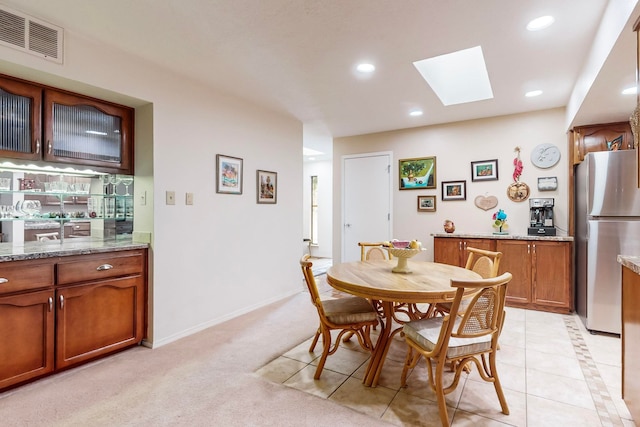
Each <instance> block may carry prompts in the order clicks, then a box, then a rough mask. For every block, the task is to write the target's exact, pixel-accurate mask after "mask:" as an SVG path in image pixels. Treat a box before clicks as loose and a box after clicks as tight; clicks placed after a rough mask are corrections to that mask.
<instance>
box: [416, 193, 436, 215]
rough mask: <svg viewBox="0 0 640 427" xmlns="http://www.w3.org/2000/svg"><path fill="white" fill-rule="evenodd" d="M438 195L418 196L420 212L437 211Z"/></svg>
mask: <svg viewBox="0 0 640 427" xmlns="http://www.w3.org/2000/svg"><path fill="white" fill-rule="evenodd" d="M435 211H436V196H418V212H435Z"/></svg>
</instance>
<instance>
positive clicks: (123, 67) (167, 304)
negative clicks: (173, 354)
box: [0, 31, 302, 346]
mask: <svg viewBox="0 0 640 427" xmlns="http://www.w3.org/2000/svg"><path fill="white" fill-rule="evenodd" d="M0 55H1V56H2V58H3V60H2V61H0V73H4V74H9V75H13V76H16V77H21V78H25V79H28V80H33V81H38V82H42V83H46V84H51V85H53V86H57V87H61V88H64V89H69V90H72V91H75V92H79V93H85V94H89V95H93V96H97V97H101V98H103V99H109V100H113V101H117V102H121V103H125V104H128V105H131V106H135V107H137V108H138V113H139V114H137V116H136V137H137V139H138V141H140V144H141V145H140V146H139V147H137V150H136V167H137V168H138V167H139V169H137V170H138V171H139V174H140V176H139V178H140V180H139V181H136V186H135V190H136V192H139V191H142V190H145V191H147V205H146V206H140V205H139V204H136V206H135V212H136V223H135V229H136V231H145V232H151V233H152V244H151V254H152V257H153V259H152V262H151V268H152V270H151V272H150V275H151V277H152V279H153V280H152V283H151V284H150V286H151V288H150V295H151V298H150V311H151V318H150V325H151V336H150V341H151V342H152V344H153V345H154V346H158V345H162V344H165V343H168V342H170V341H173V340H175V339H178V338H180V337H182V336H185V335H188V334H191V333H193V332H196V331H198V330H200V329H203V328H205V327H208V326H210V325H213V324H216V323H219V322H222V321H224V320H226V319H229V318H231V317H234V316H237V315H239V314H241V313H244V312H247V311H250V310H253V309H255V308H256V307H259V306H262V305H265V304H267V303H270V302H272V301H275V300H277V299H280V298H283V297H286V296H288V295H291V294H293V293H295V292H298V291H299V290H300V280H301V275H300V270H299V265H298V259H299V257H300V242H301V240H302V235H301V229H302V208H301V206H302V191H301V188H300V180H301V177H302V162H301V159H302V124H301V123H300V122H298V121H297V120H295V119H294V118H292V117H289V116H287V115H284V114H281V113H276V112H272V111H267V110H264V109H261V108H259V107H257V106H255V105H252V104H250V103H247V102H244V101H242V100H239V99H234V98H230V97H227V96H225V95H223V94H221V93H219V92H216V91H214V90H211V89H209V88H206V87H203V86H202V85H200V84H198V83H197V82H194V81H190V80H188V79H185V78H182V77H181V76H178V75H174V74H171V73H168V72H165V71H163V70H161V69H158V68H157V67H155V66H154V65H153V64H150V63H147V62H145V61H142V60H140V59H139V58H137V57H134V56H130V55H127V54H124V53H122V52H119V51H114V50H111V49H109V48H106V47H105V46H103V45H100V44H96V43H95V42H94V41H92V40H90V39H88V38H86V37H84V36H82V35H79V34H76V33H74V32H72V31H66V32H65V61H64V65H58V64H53V63H51V62H48V61H45V60H42V59H40V58H37V57H33V56H31V55H28V54H24V53H21V52H18V51H15V50H12V49H9V48H4V47H0ZM194 66H197V65H195V64H194ZM216 154H225V155H230V156H234V157H240V158H243V159H244V177H243V181H244V182H243V187H244V188H243V190H244V191H243V194H242V195H228V194H217V193H216V189H215V173H216ZM256 169H264V170H270V171H275V172H277V173H278V203H277V204H276V205H264V204H260V205H258V204H256ZM167 190H172V191H175V192H176V200H177V203H176V205H175V206H167V205H165V203H164V201H165V191H167ZM185 192H193V193H194V195H195V202H194V205H193V206H186V205H185V203H184V198H185ZM138 215H139V217H138Z"/></svg>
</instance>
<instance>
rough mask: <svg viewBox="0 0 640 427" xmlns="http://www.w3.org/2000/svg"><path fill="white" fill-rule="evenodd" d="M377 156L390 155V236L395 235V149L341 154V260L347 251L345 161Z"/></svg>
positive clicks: (342, 260)
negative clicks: (345, 234)
mask: <svg viewBox="0 0 640 427" xmlns="http://www.w3.org/2000/svg"><path fill="white" fill-rule="evenodd" d="M377 156H389V174H388V176H389V194H388V197H389V236H392V235H393V190H394V187H393V182H394V180H393V174H394V171H395V169H394V167H393V151H376V152H372V153H358V154H346V155H343V156H341V158H340V161H341V165H340V167H341V170H340V174H341V179H340V193H341V194H340V260H341V262H344V256H345V253H346V248H345V244H346V242H345V240H346V239H345V236H344V233H345V206H346V203H345V201H346V191H345V185H346V184H345V178H344V177H345V163H346V160H349V159H357V158H360V157H377Z"/></svg>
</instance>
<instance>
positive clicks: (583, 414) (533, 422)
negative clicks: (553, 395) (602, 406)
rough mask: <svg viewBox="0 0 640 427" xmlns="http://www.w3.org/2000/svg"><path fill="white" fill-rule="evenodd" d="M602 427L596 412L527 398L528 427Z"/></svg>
mask: <svg viewBox="0 0 640 427" xmlns="http://www.w3.org/2000/svg"><path fill="white" fill-rule="evenodd" d="M549 426H580V427H591V426H593V427H601V426H602V423H601V421H600V417H598V414H597V412H596V411H595V410H589V409H584V408H580V407H576V406H573V405H567V404H565V403H562V402H559V401H558V400H552V399H544V398H540V397H537V396H532V395H528V396H527V427H549Z"/></svg>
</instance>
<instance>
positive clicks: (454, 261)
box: [433, 237, 495, 267]
mask: <svg viewBox="0 0 640 427" xmlns="http://www.w3.org/2000/svg"><path fill="white" fill-rule="evenodd" d="M433 246H434V249H433V259H434V261H435V262H440V263H442V264H449V265H457V266H459V267H464V266H465V265H466V263H467V257H468V256H469V253H468V252H467V247H471V248H476V249H484V250H487V251H494V250H495V240H492V239H462V238H460V239H459V238H455V237H436V238H434V239H433Z"/></svg>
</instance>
